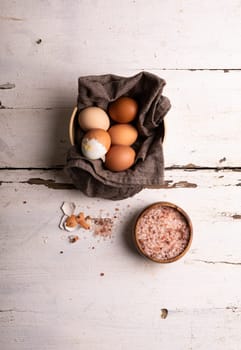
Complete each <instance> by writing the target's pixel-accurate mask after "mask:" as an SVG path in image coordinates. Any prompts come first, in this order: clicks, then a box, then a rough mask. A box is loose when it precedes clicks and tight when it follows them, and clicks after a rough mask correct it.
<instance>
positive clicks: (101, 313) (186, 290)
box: [0, 170, 241, 350]
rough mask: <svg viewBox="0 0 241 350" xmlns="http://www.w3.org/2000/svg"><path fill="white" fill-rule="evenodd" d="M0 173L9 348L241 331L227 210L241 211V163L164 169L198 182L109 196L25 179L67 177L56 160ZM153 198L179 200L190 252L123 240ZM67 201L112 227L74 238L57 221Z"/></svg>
mask: <svg viewBox="0 0 241 350" xmlns="http://www.w3.org/2000/svg"><path fill="white" fill-rule="evenodd" d="M0 175H1V181H2V183H1V214H2V220H1V245H0V246H1V248H0V250H1V254H0V266H1V281H2V282H1V288H0V300H1V302H0V324H1V328H0V333H1V345H2V347H4V349H24V350H25V349H31V348H33V347H34V348H35V349H41V348H42V346H43V345H42V344H45V345H46V348H47V349H51V348H56V349H57V348H58V349H65V348H66V347H70V348H71V349H77V348H78V347H79V346H81V348H83V349H87V348H91V349H95V348H98V349H99V348H100V349H110V348H111V347H114V346H115V344H117V345H116V346H117V348H119V349H123V348H126V347H129V345H130V344H131V346H132V347H133V348H143V349H144V347H146V346H147V345H148V344H149V342H150V339H152V340H151V344H152V348H153V349H158V347H159V345H160V343H161V344H163V345H165V346H166V347H167V348H169V349H170V348H171V349H172V348H173V349H175V348H176V347H178V348H180V349H186V348H188V347H189V348H197V347H199V348H200V349H204V348H205V347H207V346H208V344H209V343H213V344H220V348H222V349H224V348H225V346H226V345H225V344H228V341H229V339H230V338H229V337H230V335H232V336H233V337H234V338H235V337H236V338H237V337H238V335H237V334H238V329H239V328H238V327H239V322H240V319H239V318H240V297H239V292H240V288H241V284H240V279H239V274H240V271H239V270H240V268H241V260H240V249H239V242H240V237H239V236H240V234H239V232H240V222H241V221H240V220H237V219H234V217H233V215H237V214H241V212H240V196H241V187H240V181H241V177H240V172H234V171H220V172H215V171H211V170H209V171H208V170H206V171H192V172H190V171H189V172H184V171H183V170H176V171H174V170H172V171H167V173H166V179H167V182H168V183H169V184H171V183H172V182H178V181H182V182H184V181H187V182H190V181H192V182H193V183H195V184H196V185H197V187H196V188H182V187H181V188H166V189H159V190H157V189H152V190H151V189H146V190H143V191H142V192H140V193H139V194H137V195H136V196H134V197H133V198H130V199H126V200H123V201H117V202H114V203H113V202H111V201H108V200H100V199H98V198H87V197H85V196H83V195H82V194H81V193H80V192H79V191H77V190H69V189H65V190H63V189H62V190H56V189H50V188H48V187H47V186H44V185H40V184H31V183H29V182H28V180H29V179H33V178H42V179H48V180H50V179H52V180H53V181H56V182H61V181H62V182H63V181H64V182H68V179H67V178H65V177H64V176H63V174H62V172H61V171H37V170H33V171H1V172H0ZM157 200H168V201H171V202H173V203H176V204H178V205H180V206H181V207H182V208H183V209H185V210H186V211H187V212H188V214H189V215H190V217H191V220H192V222H193V226H194V240H193V243H192V247H191V250H190V252H189V253H188V254H187V255H186V256H185V257H183V258H182V259H181V260H180V261H179V262H175V263H173V264H170V265H167V266H165V267H162V266H160V265H159V264H155V263H152V262H149V261H147V260H145V259H144V258H142V257H141V256H140V255H139V254H138V253H137V252H136V251H135V249H134V248H133V245H132V243H131V241H130V234H131V227H132V225H133V223H134V220H135V218H136V216H137V214H138V213H139V212H140V210H142V209H143V208H144V207H145V206H146V205H148V204H150V203H152V202H155V201H157ZM63 201H74V202H75V203H76V205H77V211H78V210H79V211H84V212H85V213H86V214H88V215H91V216H92V217H100V216H101V217H110V218H113V220H114V230H113V237H112V238H111V239H107V240H103V239H100V238H98V237H95V236H94V235H93V232H87V231H84V230H83V231H79V232H78V234H79V236H80V240H79V241H78V242H77V243H75V244H70V243H69V242H68V239H67V236H68V234H67V233H65V232H64V231H62V230H60V229H59V228H58V224H59V220H60V218H61V215H62V214H61V210H60V206H61V204H62V202H63ZM93 247H94V249H93ZM194 281H195V283H194ZM217 290H218V293H217ZM162 308H166V309H167V310H168V316H167V318H166V319H163V318H162V317H161V309H162ZM227 323H228V325H229V326H228V327H227ZM170 329H176V331H175V337H170ZM200 332H201V333H200ZM143 333H145V336H144V335H143ZM200 334H203V335H204V334H205V337H204V338H203V337H201V335H200ZM236 338H235V339H236ZM127 343H128V344H127ZM99 344H100V345H99ZM177 344H179V345H178V346H177ZM233 344H235V341H234V342H233ZM233 349H235V347H233Z"/></svg>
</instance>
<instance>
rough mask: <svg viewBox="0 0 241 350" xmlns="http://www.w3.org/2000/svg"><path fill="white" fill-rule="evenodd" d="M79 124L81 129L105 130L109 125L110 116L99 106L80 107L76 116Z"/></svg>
mask: <svg viewBox="0 0 241 350" xmlns="http://www.w3.org/2000/svg"><path fill="white" fill-rule="evenodd" d="M78 122H79V126H80V127H81V129H82V130H84V131H87V130H91V129H103V130H107V129H109V126H110V118H109V117H108V115H107V113H106V112H105V111H104V110H103V109H102V108H100V107H95V106H92V107H86V108H84V109H82V111H80V113H79V117H78Z"/></svg>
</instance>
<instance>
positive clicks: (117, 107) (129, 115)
mask: <svg viewBox="0 0 241 350" xmlns="http://www.w3.org/2000/svg"><path fill="white" fill-rule="evenodd" d="M137 112H138V105H137V102H136V101H135V100H134V99H133V98H130V97H125V96H122V97H119V98H118V99H117V100H115V101H113V102H111V103H110V104H109V106H108V113H109V115H110V117H111V118H112V119H113V120H114V121H116V122H117V123H129V122H131V121H132V120H134V119H135V117H136V115H137Z"/></svg>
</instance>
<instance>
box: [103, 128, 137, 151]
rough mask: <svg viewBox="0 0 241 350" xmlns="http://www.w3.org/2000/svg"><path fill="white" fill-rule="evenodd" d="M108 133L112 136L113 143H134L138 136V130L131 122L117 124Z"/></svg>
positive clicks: (126, 144) (127, 144) (128, 144)
mask: <svg viewBox="0 0 241 350" xmlns="http://www.w3.org/2000/svg"><path fill="white" fill-rule="evenodd" d="M108 133H109V134H110V137H111V144H112V145H124V146H130V145H132V144H133V143H134V142H135V141H136V139H137V136H138V132H137V130H136V128H134V126H132V125H131V124H115V125H113V126H112V127H111V128H110V129H109V130H108Z"/></svg>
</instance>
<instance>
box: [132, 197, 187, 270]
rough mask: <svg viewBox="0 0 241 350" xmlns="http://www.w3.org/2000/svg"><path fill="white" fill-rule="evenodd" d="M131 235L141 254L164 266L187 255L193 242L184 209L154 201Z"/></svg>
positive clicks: (140, 216) (143, 213)
mask: <svg viewBox="0 0 241 350" xmlns="http://www.w3.org/2000/svg"><path fill="white" fill-rule="evenodd" d="M168 220H169V224H168ZM170 220H172V221H170ZM178 221H179V222H178ZM158 222H160V225H159V224H158ZM178 225H179V226H178ZM133 236H134V243H135V246H136V248H137V250H138V251H139V253H141V255H143V256H145V257H146V258H148V259H150V260H152V261H154V262H157V263H160V264H163V263H164V264H165V263H171V262H174V261H177V260H179V259H180V258H181V257H183V256H184V255H185V254H186V253H187V251H188V250H189V248H190V246H191V243H192V238H193V227H192V222H191V220H190V218H189V216H188V215H187V213H186V212H185V211H184V210H183V209H181V208H180V207H178V206H177V205H175V204H173V203H169V202H157V203H154V204H151V205H149V206H148V207H147V208H145V209H144V210H143V211H142V212H141V214H140V215H139V216H138V218H137V220H136V223H135V226H134V231H133ZM178 245H180V246H179V247H178ZM168 247H169V248H168ZM171 247H173V248H172V250H171ZM174 247H175V250H174ZM168 249H169V250H168ZM165 252H166V253H165ZM167 252H168V253H167Z"/></svg>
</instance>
